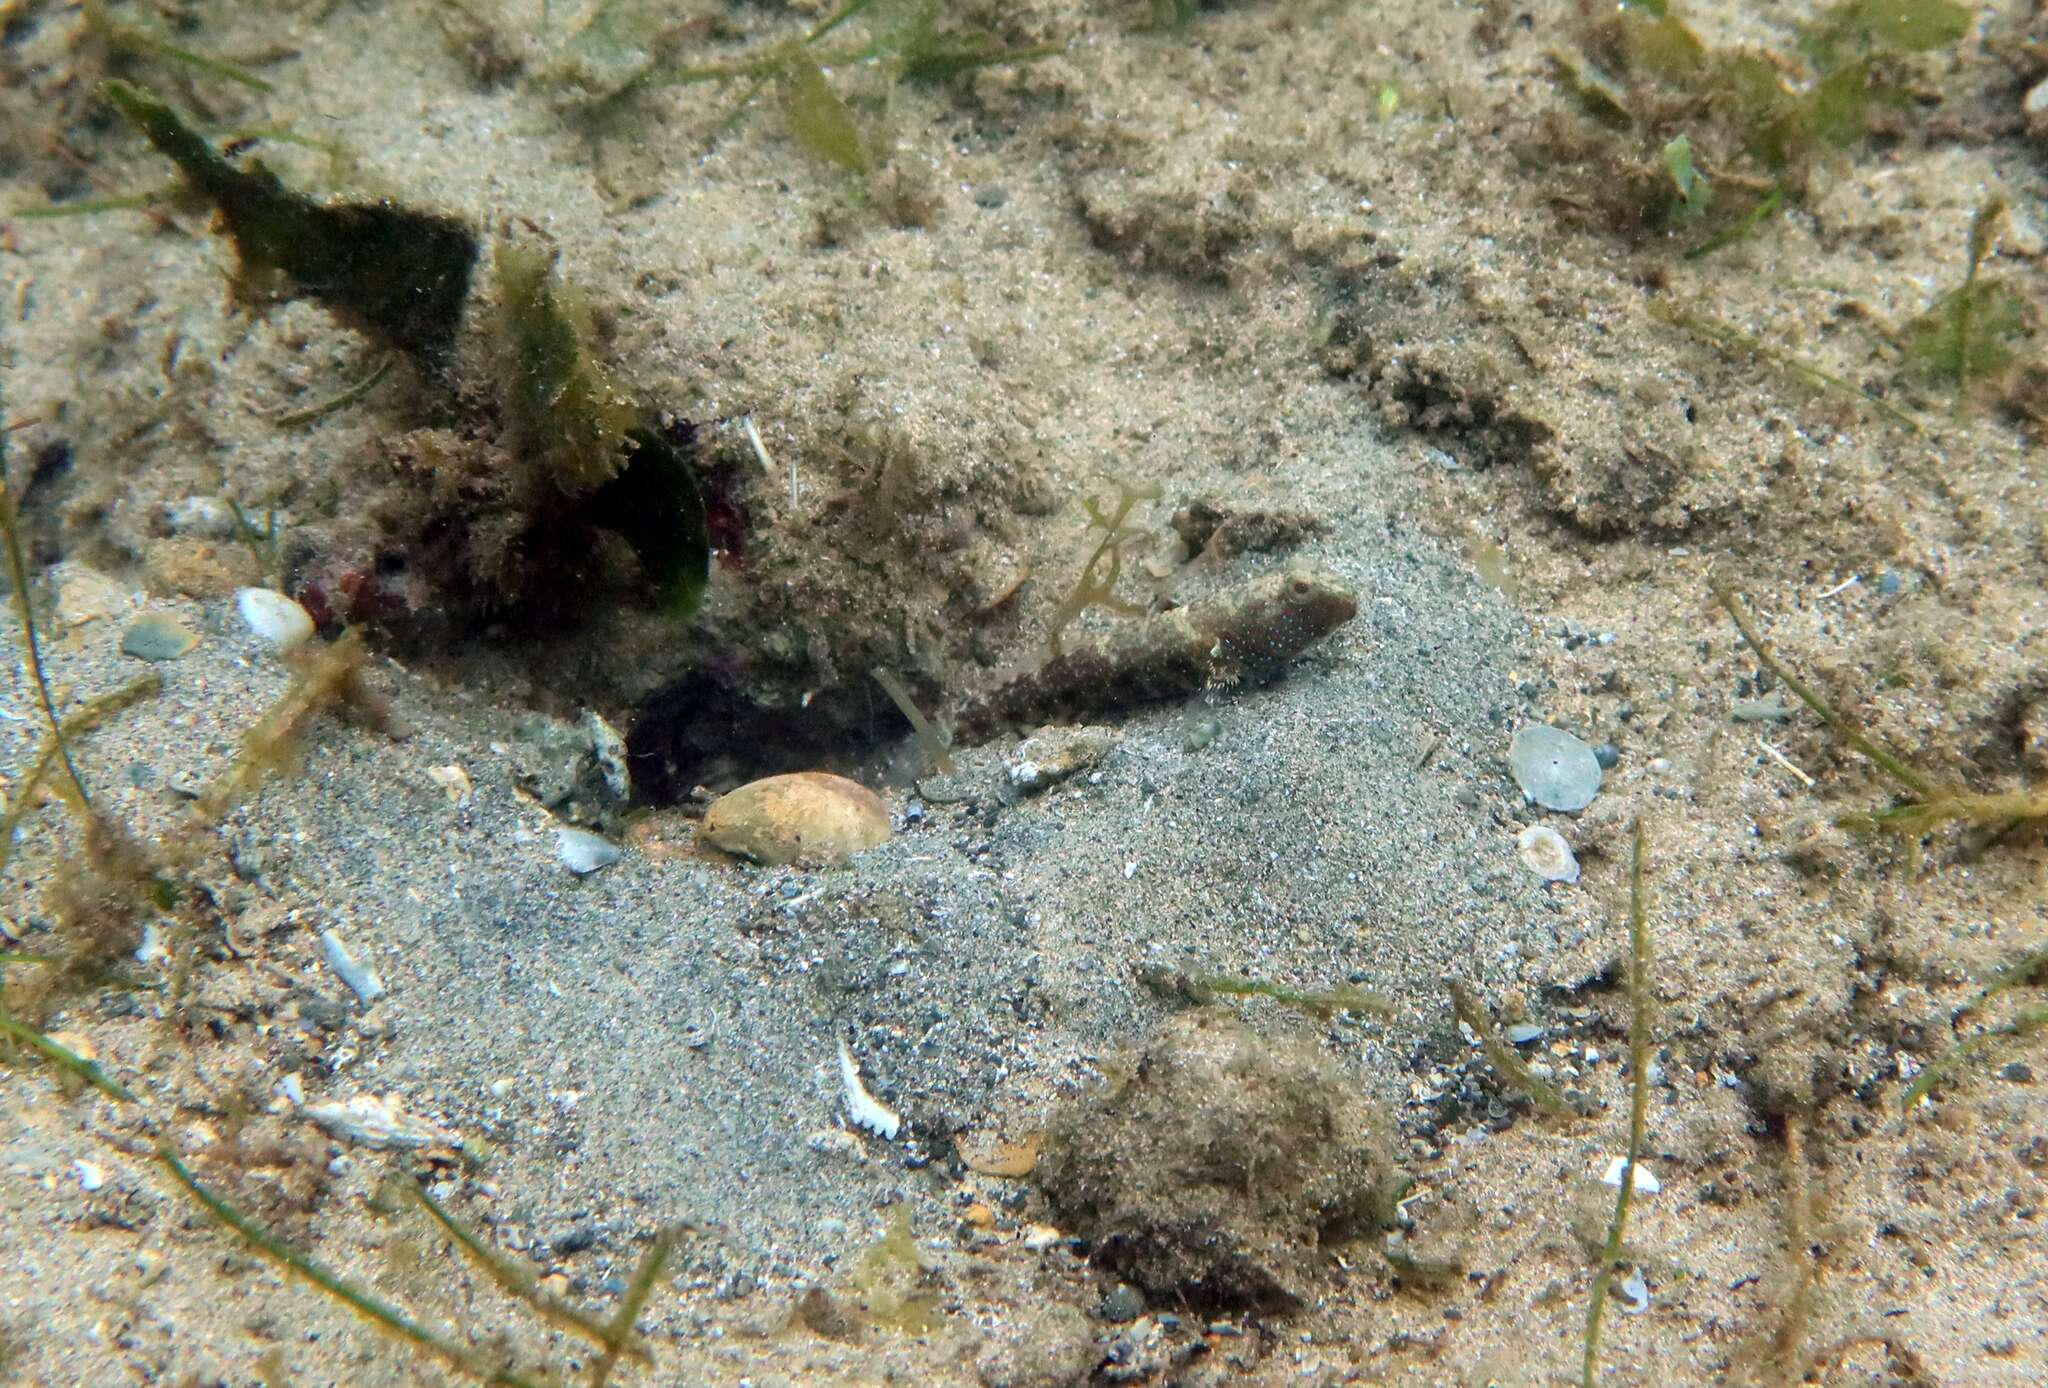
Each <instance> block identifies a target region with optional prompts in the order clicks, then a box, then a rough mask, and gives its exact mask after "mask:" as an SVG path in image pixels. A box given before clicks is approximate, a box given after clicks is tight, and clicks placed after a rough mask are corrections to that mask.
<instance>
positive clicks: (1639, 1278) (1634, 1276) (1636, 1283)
mask: <svg viewBox="0 0 2048 1388" xmlns="http://www.w3.org/2000/svg"><path fill="white" fill-rule="evenodd" d="M1615 1290H1616V1291H1617V1292H1619V1293H1620V1294H1621V1309H1622V1311H1623V1312H1624V1313H1626V1314H1628V1315H1631V1316H1640V1315H1641V1314H1643V1312H1645V1311H1647V1310H1649V1309H1650V1287H1649V1284H1648V1283H1647V1282H1645V1281H1643V1270H1642V1269H1641V1268H1632V1269H1630V1270H1629V1274H1628V1276H1627V1277H1625V1278H1623V1279H1622V1281H1621V1283H1620V1284H1619V1285H1618V1286H1617V1287H1616V1288H1615Z"/></svg>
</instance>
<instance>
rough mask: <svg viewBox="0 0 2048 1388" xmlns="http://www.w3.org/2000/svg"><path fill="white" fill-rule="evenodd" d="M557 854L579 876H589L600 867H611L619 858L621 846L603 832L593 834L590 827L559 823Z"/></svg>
mask: <svg viewBox="0 0 2048 1388" xmlns="http://www.w3.org/2000/svg"><path fill="white" fill-rule="evenodd" d="M555 856H556V857H558V858H560V859H561V860H562V866H563V867H565V868H567V869H569V871H571V872H573V873H575V874H576V875H577V876H578V877H588V876H589V875H590V874H591V873H593V872H596V871H597V870H598V869H599V868H604V867H610V866H611V865H612V864H613V863H616V862H617V861H618V860H619V846H618V845H617V844H615V843H613V842H612V841H611V840H610V839H608V838H606V837H605V836H604V835H602V834H593V833H591V832H590V831H589V830H588V829H571V828H570V827H568V826H567V825H558V826H557V827H556V829H555Z"/></svg>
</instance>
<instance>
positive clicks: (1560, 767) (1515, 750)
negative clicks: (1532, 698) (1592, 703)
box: [1508, 723, 1601, 814]
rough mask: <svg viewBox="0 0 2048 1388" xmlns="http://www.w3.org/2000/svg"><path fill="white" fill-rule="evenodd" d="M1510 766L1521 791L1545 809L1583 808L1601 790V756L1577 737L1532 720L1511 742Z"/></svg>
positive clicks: (1566, 810)
mask: <svg viewBox="0 0 2048 1388" xmlns="http://www.w3.org/2000/svg"><path fill="white" fill-rule="evenodd" d="M1508 769H1509V770H1510V771H1512V772H1513V773H1514V776H1515V784H1516V785H1518V786H1520V787H1521V788H1522V794H1524V795H1526V796H1528V797H1529V798H1530V799H1531V800H1533V801H1535V802H1536V803H1537V804H1539V805H1541V806H1542V807H1543V808H1544V809H1546V810H1558V811H1562V812H1564V813H1567V814H1569V813H1571V812H1572V811H1574V810H1583V809H1585V808H1586V806H1588V805H1590V804H1592V803H1593V797H1594V796H1596V795H1598V794H1599V793H1600V774H1601V773H1600V758H1598V757H1597V756H1595V755H1593V749H1592V748H1591V747H1588V746H1587V745H1586V744H1585V743H1584V742H1581V741H1580V740H1579V739H1578V738H1576V737H1573V736H1572V735H1571V734H1570V733H1568V732H1565V731H1563V730H1562V729H1558V728H1553V727H1551V726H1550V725H1549V724H1548V723H1531V724H1530V725H1529V726H1527V727H1526V728H1523V729H1522V730H1521V731H1520V732H1518V733H1516V734H1515V736H1514V740H1513V741H1512V742H1510V743H1509V744H1508Z"/></svg>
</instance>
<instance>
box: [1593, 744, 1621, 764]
mask: <svg viewBox="0 0 2048 1388" xmlns="http://www.w3.org/2000/svg"><path fill="white" fill-rule="evenodd" d="M1593 760H1595V761H1597V762H1599V763H1600V769H1601V770H1602V771H1612V770H1614V768H1615V766H1616V765H1617V764H1618V763H1619V762H1620V761H1621V749H1620V748H1619V747H1617V746H1615V745H1614V744H1613V743H1611V742H1603V743H1601V744H1600V745H1599V746H1598V747H1595V748H1594V749H1593Z"/></svg>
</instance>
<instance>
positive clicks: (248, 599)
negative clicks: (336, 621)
mask: <svg viewBox="0 0 2048 1388" xmlns="http://www.w3.org/2000/svg"><path fill="white" fill-rule="evenodd" d="M235 610H236V611H238V612H240V613H241V614H242V621H243V622H244V623H245V624H246V625H247V626H248V628H249V630H251V631H253V632H255V633H256V634H257V635H258V636H260V637H262V638H263V639H264V640H265V641H268V642H269V643H270V644H271V645H273V646H275V647H277V649H279V650H281V651H288V650H290V649H291V648H292V647H294V646H296V645H298V644H299V643H300V642H302V641H304V640H305V639H306V638H307V637H309V636H311V635H312V634H313V617H312V614H311V613H309V612H307V611H306V609H305V608H303V607H301V606H299V605H298V604H297V603H295V602H293V601H292V600H291V599H290V598H288V597H286V596H285V595H284V594H283V593H279V592H275V591H273V590H272V589H269V588H243V589H241V590H240V591H238V592H237V593H236V594H235Z"/></svg>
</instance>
